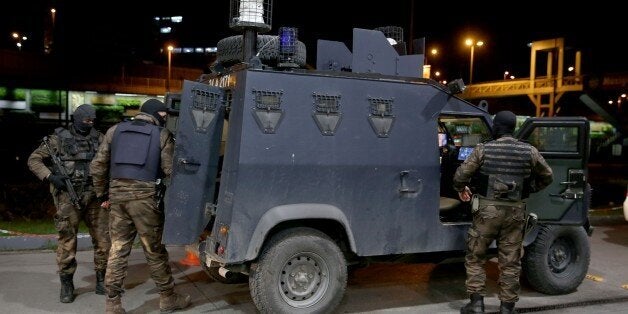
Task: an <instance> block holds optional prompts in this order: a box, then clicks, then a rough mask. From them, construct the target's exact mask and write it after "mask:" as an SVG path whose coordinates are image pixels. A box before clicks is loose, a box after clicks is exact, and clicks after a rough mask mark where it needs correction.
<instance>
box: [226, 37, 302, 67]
mask: <svg viewBox="0 0 628 314" xmlns="http://www.w3.org/2000/svg"><path fill="white" fill-rule="evenodd" d="M276 38H277V36H273V35H257V51H259V58H260V60H262V62H263V63H266V64H271V65H273V64H275V63H277V58H278V57H279V40H277V39H276ZM296 48H297V49H296V53H295V56H294V58H293V61H294V62H295V63H296V64H297V65H299V66H304V65H305V64H306V48H305V44H304V43H303V42H301V41H297V47H296ZM242 49H243V48H242V35H236V36H231V37H227V38H223V39H221V40H220V41H218V44H217V45H216V50H217V52H216V62H219V63H222V64H224V65H230V64H234V63H238V62H242V61H243V60H242V57H243V55H242ZM260 49H261V51H260Z"/></svg>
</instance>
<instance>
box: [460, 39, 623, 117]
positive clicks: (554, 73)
mask: <svg viewBox="0 0 628 314" xmlns="http://www.w3.org/2000/svg"><path fill="white" fill-rule="evenodd" d="M530 48H531V55H530V77H528V78H523V79H513V80H504V81H493V82H484V83H479V84H472V85H469V86H467V87H466V89H465V90H464V92H463V94H462V95H461V97H462V98H465V99H484V98H497V97H512V96H528V98H530V100H531V102H532V103H533V104H534V105H535V107H536V116H537V117H540V116H554V115H555V114H556V104H557V103H558V101H559V100H560V98H561V97H562V96H563V95H564V94H565V93H568V92H580V93H582V94H583V96H586V93H587V91H589V90H591V89H621V88H623V89H626V88H627V87H628V75H626V74H613V75H605V76H604V77H600V78H597V77H595V78H591V77H589V78H587V79H586V80H585V79H584V76H583V75H582V73H581V71H580V65H581V53H580V51H576V54H575V66H574V70H573V71H567V73H568V75H564V73H565V68H564V57H565V56H564V51H565V47H564V39H563V38H555V39H548V40H542V41H536V42H533V43H532V44H531V46H530ZM543 53H545V54H547V55H546V58H543V59H544V60H546V64H545V66H544V70H545V71H544V72H541V71H537V70H538V69H543V66H542V65H540V64H538V63H537V61H538V60H539V59H541V58H538V56H539V55H540V54H543ZM539 74H540V75H539ZM585 81H586V82H585ZM587 97H588V96H587ZM581 100H582V101H583V102H584V103H585V104H586V105H587V106H589V107H590V108H591V109H592V110H593V111H595V112H596V113H598V114H600V115H601V116H603V117H604V118H605V119H606V120H609V119H607V118H610V120H612V117H611V115H610V114H608V113H606V112H600V110H601V111H604V110H603V109H601V106H600V105H599V104H593V103H592V98H590V97H588V98H586V99H582V97H581Z"/></svg>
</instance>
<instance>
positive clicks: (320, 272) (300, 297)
mask: <svg viewBox="0 0 628 314" xmlns="http://www.w3.org/2000/svg"><path fill="white" fill-rule="evenodd" d="M328 273H329V272H328V267H327V264H326V263H325V262H324V261H323V260H322V259H321V258H320V256H318V255H316V254H314V253H300V254H297V255H295V256H293V257H292V258H290V259H289V260H288V261H287V262H286V263H285V264H284V267H283V269H282V272H281V276H280V282H279V289H281V292H282V297H283V298H284V300H285V301H286V302H288V304H290V305H291V306H294V307H298V308H304V307H308V306H311V305H312V304H315V303H316V302H318V300H320V298H321V297H322V296H323V295H324V293H325V290H327V286H328V285H329V277H328Z"/></svg>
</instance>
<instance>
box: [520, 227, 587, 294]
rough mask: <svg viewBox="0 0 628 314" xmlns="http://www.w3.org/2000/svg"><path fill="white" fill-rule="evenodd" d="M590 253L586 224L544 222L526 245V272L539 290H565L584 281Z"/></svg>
mask: <svg viewBox="0 0 628 314" xmlns="http://www.w3.org/2000/svg"><path fill="white" fill-rule="evenodd" d="M590 257H591V253H590V249H589V239H588V236H587V234H586V232H585V230H584V228H583V227H581V226H556V225H552V226H546V225H540V226H539V233H538V235H537V237H536V240H535V241H534V242H532V243H531V244H530V245H528V246H527V247H526V253H525V255H524V258H523V263H522V266H523V273H524V274H525V276H526V279H527V280H528V282H529V283H530V285H531V286H532V288H534V289H535V290H537V291H539V292H541V293H545V294H550V295H558V294H565V293H569V292H572V291H574V290H576V288H578V286H579V285H580V284H581V283H582V280H584V277H585V276H586V274H587V270H588V269H589V260H590Z"/></svg>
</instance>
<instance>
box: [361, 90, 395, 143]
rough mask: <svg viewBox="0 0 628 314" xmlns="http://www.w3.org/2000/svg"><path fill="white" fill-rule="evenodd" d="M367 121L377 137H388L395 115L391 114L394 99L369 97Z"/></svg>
mask: <svg viewBox="0 0 628 314" xmlns="http://www.w3.org/2000/svg"><path fill="white" fill-rule="evenodd" d="M368 100H369V104H370V114H369V117H368V119H369V123H370V124H371V127H372V128H373V131H374V132H375V134H377V136H378V137H388V134H390V130H391V129H392V125H393V122H394V121H395V116H394V115H393V101H394V99H392V98H391V99H383V98H372V97H369V99H368Z"/></svg>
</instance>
